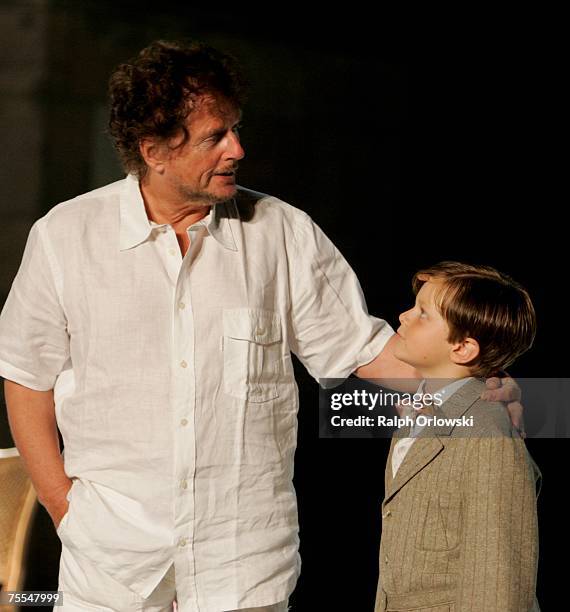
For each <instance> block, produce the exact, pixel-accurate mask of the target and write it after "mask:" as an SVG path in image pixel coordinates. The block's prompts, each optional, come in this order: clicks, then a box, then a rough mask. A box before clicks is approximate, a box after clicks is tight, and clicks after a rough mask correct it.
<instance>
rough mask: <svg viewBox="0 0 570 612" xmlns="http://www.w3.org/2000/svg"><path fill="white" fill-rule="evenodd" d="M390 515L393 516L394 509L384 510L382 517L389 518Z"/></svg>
mask: <svg viewBox="0 0 570 612" xmlns="http://www.w3.org/2000/svg"><path fill="white" fill-rule="evenodd" d="M389 516H392V510H386V512H384V514H383V515H382V518H383V519H385V518H388V517H389Z"/></svg>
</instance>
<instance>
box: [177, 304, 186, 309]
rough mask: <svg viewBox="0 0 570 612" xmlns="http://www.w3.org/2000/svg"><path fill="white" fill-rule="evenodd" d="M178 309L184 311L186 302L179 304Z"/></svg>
mask: <svg viewBox="0 0 570 612" xmlns="http://www.w3.org/2000/svg"><path fill="white" fill-rule="evenodd" d="M178 308H180V310H183V309H184V308H186V304H185V303H184V302H178Z"/></svg>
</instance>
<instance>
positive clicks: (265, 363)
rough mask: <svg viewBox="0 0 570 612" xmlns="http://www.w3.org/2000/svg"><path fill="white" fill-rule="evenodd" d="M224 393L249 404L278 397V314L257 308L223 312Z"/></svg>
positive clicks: (279, 360)
mask: <svg viewBox="0 0 570 612" xmlns="http://www.w3.org/2000/svg"><path fill="white" fill-rule="evenodd" d="M223 326H224V337H223V345H222V346H223V352H224V391H225V392H226V393H228V394H229V395H233V396H235V397H239V398H241V399H245V400H247V401H249V402H266V401H268V400H271V399H275V398H276V397H278V396H279V392H278V388H277V381H278V379H279V371H280V363H281V360H282V355H281V353H282V341H281V319H280V317H279V314H278V313H276V312H273V311H271V310H264V309H261V308H231V309H226V310H224V311H223Z"/></svg>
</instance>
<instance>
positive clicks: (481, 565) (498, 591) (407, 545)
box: [375, 379, 542, 612]
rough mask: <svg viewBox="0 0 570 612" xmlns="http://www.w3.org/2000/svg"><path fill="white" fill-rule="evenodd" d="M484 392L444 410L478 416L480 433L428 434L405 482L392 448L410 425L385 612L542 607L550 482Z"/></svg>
mask: <svg viewBox="0 0 570 612" xmlns="http://www.w3.org/2000/svg"><path fill="white" fill-rule="evenodd" d="M484 388H485V383H484V382H483V381H482V380H479V379H474V380H472V381H469V382H468V383H466V384H465V385H464V386H463V387H461V388H460V389H459V390H458V391H457V392H456V393H455V394H453V395H452V396H451V397H450V398H449V400H448V401H446V402H445V403H444V404H443V405H442V406H441V407H440V408H439V409H438V414H439V416H445V417H446V418H460V417H461V416H463V415H465V416H466V417H469V416H473V421H474V423H473V427H458V426H450V425H446V426H443V425H441V426H436V427H435V428H433V427H425V428H424V429H423V430H422V432H421V433H420V435H419V436H418V438H417V440H416V441H415V442H414V443H413V445H412V446H411V448H410V450H409V451H408V453H407V455H406V457H405V459H404V461H403V462H402V464H401V466H400V468H399V470H398V472H397V473H396V477H395V479H393V478H392V451H393V448H394V444H395V442H396V440H397V439H398V437H406V436H407V435H409V431H410V430H409V427H406V428H401V429H400V430H398V431H397V432H396V434H395V436H394V438H393V439H392V445H391V448H390V454H389V456H388V463H387V466H386V476H385V480H386V493H385V499H384V502H383V504H382V540H381V545H380V559H379V561H380V577H379V582H378V590H377V596H376V605H375V612H384V611H386V610H398V611H403V610H413V611H414V612H424V611H425V612H528V611H529V610H538V609H539V608H538V602H537V601H536V597H535V589H536V576H537V565H538V524H537V513H536V498H537V494H536V489H535V486H536V483H537V482H538V481H539V480H541V478H542V476H541V473H540V470H539V469H538V467H537V466H536V464H535V463H534V461H533V460H532V458H531V457H530V455H529V453H528V451H527V449H526V446H525V443H524V440H522V439H521V437H520V435H519V434H518V432H517V431H516V430H515V429H513V427H512V425H511V422H510V419H509V416H508V413H507V411H506V409H505V408H504V406H503V405H502V404H500V403H495V402H486V401H483V400H481V399H480V395H481V393H482V391H483V390H484ZM442 413H444V414H442ZM539 492H540V487H539Z"/></svg>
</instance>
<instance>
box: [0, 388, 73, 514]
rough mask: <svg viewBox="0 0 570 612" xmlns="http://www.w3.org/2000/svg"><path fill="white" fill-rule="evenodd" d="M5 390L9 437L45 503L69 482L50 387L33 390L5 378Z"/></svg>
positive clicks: (64, 490) (53, 498) (60, 495)
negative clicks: (11, 438) (46, 389)
mask: <svg viewBox="0 0 570 612" xmlns="http://www.w3.org/2000/svg"><path fill="white" fill-rule="evenodd" d="M4 394H5V397H6V405H7V407H8V421H9V423H10V430H11V432H12V437H13V438H14V442H15V443H16V446H17V447H18V451H19V453H20V456H21V457H22V460H23V462H24V465H25V467H26V470H27V472H28V474H29V475H30V478H31V479H32V483H33V485H34V487H35V489H36V493H37V494H38V499H39V501H40V503H41V504H43V505H44V506H47V505H49V504H50V503H52V502H55V501H56V500H58V499H61V497H62V496H64V495H65V493H66V492H67V490H68V489H69V486H70V479H69V478H68V477H67V476H66V474H65V471H64V469H63V459H62V457H61V452H60V448H59V438H58V434H57V423H56V419H55V405H54V399H53V390H51V391H34V390H32V389H28V388H27V387H23V386H22V385H19V384H17V383H14V382H12V381H10V380H5V381H4Z"/></svg>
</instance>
